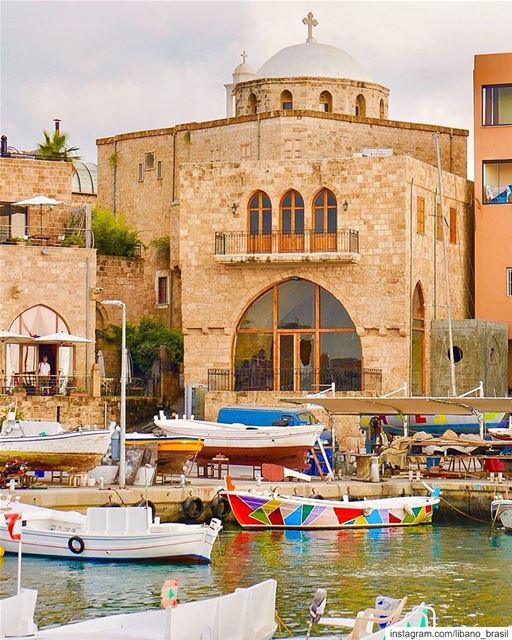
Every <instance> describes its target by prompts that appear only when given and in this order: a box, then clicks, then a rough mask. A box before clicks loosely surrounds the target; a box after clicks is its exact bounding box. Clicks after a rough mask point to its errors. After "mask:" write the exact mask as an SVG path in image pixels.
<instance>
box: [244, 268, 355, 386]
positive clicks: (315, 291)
mask: <svg viewBox="0 0 512 640" xmlns="http://www.w3.org/2000/svg"><path fill="white" fill-rule="evenodd" d="M233 364H234V372H235V390H237V391H241V390H254V391H257V390H279V391H310V390H319V389H322V388H325V386H327V385H330V384H331V383H333V382H334V383H335V384H336V389H337V390H339V391H343V390H347V391H348V390H353V391H358V390H360V389H361V365H362V357H361V341H360V339H359V336H358V335H357V333H356V329H355V326H354V323H353V322H352V319H351V318H350V316H349V314H348V312H347V310H346V309H345V307H344V306H343V305H342V304H341V302H339V300H337V299H336V298H335V297H334V296H333V295H332V294H331V293H329V292H328V291H327V290H326V289H323V288H322V287H320V286H319V285H316V284H313V283H312V282H308V281H307V280H301V279H299V278H296V279H292V280H287V281H285V282H282V283H281V284H277V285H275V286H273V287H272V288H271V289H270V290H268V291H266V292H265V293H263V294H262V295H261V296H260V297H259V298H257V299H256V300H255V301H254V302H253V303H252V304H250V305H249V307H248V308H247V310H246V311H245V313H244V315H243V316H242V319H241V321H240V323H239V326H238V330H237V334H236V340H235V347H234V363H233Z"/></svg>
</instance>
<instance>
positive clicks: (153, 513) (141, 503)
mask: <svg viewBox="0 0 512 640" xmlns="http://www.w3.org/2000/svg"><path fill="white" fill-rule="evenodd" d="M133 506H134V507H149V508H150V509H151V522H154V521H155V516H156V507H155V503H154V502H151V500H144V498H142V500H139V501H138V502H136V503H135V504H134V505H133Z"/></svg>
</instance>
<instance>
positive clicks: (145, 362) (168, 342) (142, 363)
mask: <svg viewBox="0 0 512 640" xmlns="http://www.w3.org/2000/svg"><path fill="white" fill-rule="evenodd" d="M96 335H97V338H99V339H103V340H105V341H107V342H111V343H114V344H116V345H118V346H120V345H121V327H118V326H116V325H113V326H111V327H110V328H109V329H108V330H107V331H99V330H98V331H96ZM126 346H127V347H128V349H129V350H130V353H131V355H132V358H133V364H134V365H135V367H136V368H137V370H138V371H140V372H141V373H142V374H143V375H144V376H145V377H147V376H148V375H149V374H150V373H151V368H152V366H153V361H154V360H155V359H156V358H157V357H158V352H159V350H160V347H161V346H164V347H166V348H167V352H168V354H169V359H170V361H171V363H172V364H174V365H178V364H179V363H180V362H182V361H183V334H182V333H181V331H179V330H178V329H170V328H169V327H166V326H165V325H164V324H163V323H162V322H159V321H158V320H152V319H151V318H143V319H142V320H141V321H140V323H139V324H138V325H136V324H131V323H128V324H127V325H126Z"/></svg>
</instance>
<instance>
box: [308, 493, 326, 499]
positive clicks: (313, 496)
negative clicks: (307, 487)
mask: <svg viewBox="0 0 512 640" xmlns="http://www.w3.org/2000/svg"><path fill="white" fill-rule="evenodd" d="M311 499H312V500H325V498H324V497H323V495H322V494H321V493H314V494H313V495H312V496H311Z"/></svg>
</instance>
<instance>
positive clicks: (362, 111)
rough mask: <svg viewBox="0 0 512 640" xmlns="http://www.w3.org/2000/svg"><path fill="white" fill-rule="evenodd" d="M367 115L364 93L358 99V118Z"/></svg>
mask: <svg viewBox="0 0 512 640" xmlns="http://www.w3.org/2000/svg"><path fill="white" fill-rule="evenodd" d="M365 115H366V100H365V99H364V96H363V94H362V93H360V94H359V95H358V96H357V98H356V116H361V117H364V116H365Z"/></svg>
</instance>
